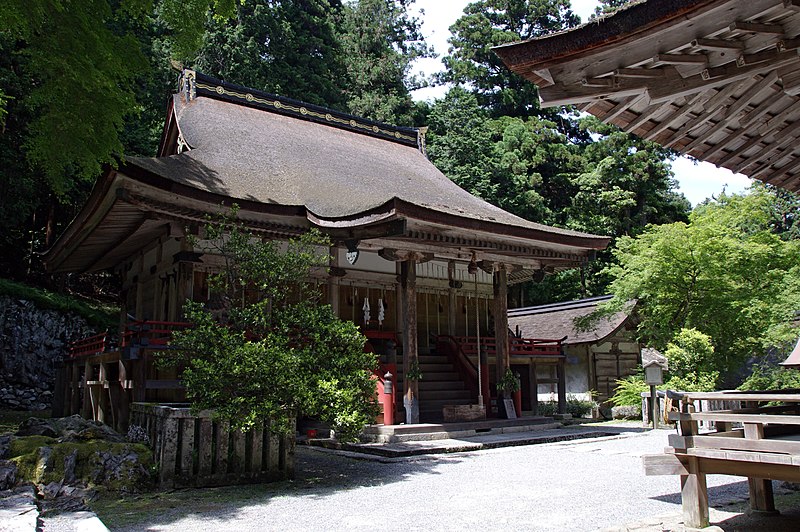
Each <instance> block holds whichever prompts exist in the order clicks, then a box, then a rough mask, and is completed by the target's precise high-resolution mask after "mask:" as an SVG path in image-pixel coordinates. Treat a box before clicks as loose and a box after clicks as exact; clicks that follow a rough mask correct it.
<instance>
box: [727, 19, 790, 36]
mask: <svg viewBox="0 0 800 532" xmlns="http://www.w3.org/2000/svg"><path fill="white" fill-rule="evenodd" d="M728 29H729V30H730V31H741V32H744V33H766V34H769V35H782V34H783V26H781V25H780V24H758V23H755V22H734V23H732V24H731V25H730V26H728Z"/></svg>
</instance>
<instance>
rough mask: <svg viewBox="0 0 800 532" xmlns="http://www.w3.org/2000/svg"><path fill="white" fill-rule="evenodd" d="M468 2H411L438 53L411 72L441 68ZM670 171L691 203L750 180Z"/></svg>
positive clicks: (583, 13) (577, 7)
mask: <svg viewBox="0 0 800 532" xmlns="http://www.w3.org/2000/svg"><path fill="white" fill-rule="evenodd" d="M469 3H470V0H416V2H415V4H414V6H415V7H416V9H421V10H424V11H425V14H424V15H423V16H422V20H423V24H422V30H423V33H424V34H425V38H426V40H427V42H428V44H430V45H432V46H433V47H434V49H435V51H436V53H437V54H439V58H436V59H421V60H419V61H417V63H416V64H415V65H414V67H413V71H414V72H419V71H422V72H424V73H426V74H432V73H434V72H438V71H440V70H442V68H443V66H442V63H441V57H442V56H444V55H446V54H447V47H448V44H447V39H448V38H449V37H450V31H449V30H448V28H449V27H450V25H452V24H453V22H455V21H456V19H457V18H458V17H459V16H461V14H462V12H463V10H464V7H465V6H466V5H467V4H469ZM596 5H597V1H596V0H572V9H573V11H574V12H575V13H576V14H578V16H580V17H581V20H582V21H584V22H585V21H586V20H588V18H589V15H591V14H592V13H593V12H594V8H595V6H596ZM446 91H447V87H428V88H425V89H420V90H418V91H415V92H414V94H413V96H414V98H415V99H417V100H432V99H434V98H439V97H441V96H442V95H444V93H445V92H446ZM672 170H673V172H675V178H676V179H677V180H678V183H679V187H678V188H679V189H680V191H681V192H683V193H684V195H685V196H686V197H687V198H688V199H689V201H690V202H691V203H692V205H697V204H698V203H700V202H701V201H703V200H704V199H706V198H708V197H711V196H716V195H718V194H719V193H720V191H722V189H723V187H724V188H725V189H726V191H727V192H729V193H732V192H741V191H743V190H744V189H745V188H747V187H748V186H750V183H751V180H750V179H749V178H747V177H746V176H743V175H742V174H733V173H732V172H730V171H728V170H726V169H724V168H717V167H716V166H714V165H712V164H709V163H699V164H695V163H693V162H692V161H690V160H689V159H686V158H681V159H678V160H677V161H675V163H673V165H672Z"/></svg>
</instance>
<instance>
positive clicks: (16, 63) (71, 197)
mask: <svg viewBox="0 0 800 532" xmlns="http://www.w3.org/2000/svg"><path fill="white" fill-rule="evenodd" d="M234 1H235V0H206V1H205V2H202V1H200V2H195V3H194V4H193V6H192V7H193V8H192V9H184V8H185V6H186V5H185V2H178V0H158V1H157V2H155V3H154V2H153V1H151V0H122V1H111V0H81V1H76V2H69V3H67V4H65V3H64V2H61V1H59V0H9V1H7V2H3V3H1V4H0V28H2V30H0V68H2V70H0V94H2V98H0V99H1V100H2V102H0V115H2V116H3V118H4V121H3V122H4V123H3V130H2V134H1V135H0V185H2V186H3V189H4V191H5V193H4V194H3V195H2V197H1V198H0V220H1V221H2V223H3V225H4V227H6V228H7V230H6V231H3V233H2V236H0V243H2V244H3V245H4V248H6V249H8V250H9V252H8V253H7V254H5V255H4V257H3V259H2V261H0V270H2V271H3V272H4V273H5V274H10V275H12V276H14V277H24V276H26V275H27V274H28V273H29V271H30V270H31V267H32V266H33V269H34V270H35V269H36V264H35V258H36V255H35V253H34V252H35V251H38V250H39V249H41V247H44V246H47V245H48V244H49V243H50V241H51V239H52V237H53V235H54V234H55V233H56V231H57V226H58V224H59V222H65V221H67V220H69V219H71V218H72V217H73V216H74V215H75V213H76V209H77V207H78V206H79V205H80V204H81V203H82V201H83V199H84V198H85V197H86V194H88V191H89V189H90V187H91V181H92V180H93V179H94V178H96V177H97V175H98V174H99V173H100V171H101V167H102V166H103V165H106V164H110V165H114V164H115V163H116V161H117V159H118V158H119V157H120V156H121V155H122V154H123V153H133V154H147V155H152V152H153V147H154V145H155V143H156V141H157V139H158V137H159V135H160V125H161V124H158V126H156V125H155V122H156V118H154V117H155V116H156V115H158V119H157V120H158V121H159V122H161V123H163V113H164V107H163V106H164V101H165V94H164V91H163V87H164V83H163V80H164V79H165V78H168V77H171V76H170V75H168V74H165V72H166V69H165V68H162V67H161V66H160V65H154V64H155V63H156V62H159V63H160V64H161V65H166V64H167V62H166V57H167V56H168V53H167V52H166V50H169V47H170V43H172V42H173V40H174V39H178V38H179V35H188V33H187V31H186V29H187V28H190V27H192V24H193V21H195V20H197V19H199V20H201V21H205V18H206V15H207V12H208V11H209V10H214V12H216V13H219V14H220V15H221V16H224V13H226V10H229V9H230V7H231V6H232V5H233V2H234ZM154 9H155V10H156V11H153V10H154ZM159 13H172V14H173V15H174V17H173V18H172V19H171V20H172V24H173V27H175V28H178V29H177V30H174V29H172V28H171V27H169V26H168V25H167V24H166V22H165V21H164V20H163V19H161V18H160V15H159ZM155 35H158V36H160V37H161V38H162V41H161V42H160V43H158V47H160V48H161V51H159V52H158V53H155V52H156V50H157V47H156V44H157V43H156V41H155V40H154V38H153V37H154V36H155ZM150 43H152V44H153V47H150V46H149V45H150ZM156 56H157V57H158V58H157V59H156ZM148 59H150V60H151V61H152V63H151V65H148ZM156 72H157V73H156ZM151 75H153V77H150V76H151ZM158 78H160V80H159V81H156V80H157V79H158ZM153 94H158V95H159V97H157V98H152V97H151V96H152V95H153ZM140 119H141V120H140Z"/></svg>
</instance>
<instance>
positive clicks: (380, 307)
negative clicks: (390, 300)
mask: <svg viewBox="0 0 800 532" xmlns="http://www.w3.org/2000/svg"><path fill="white" fill-rule="evenodd" d="M385 318H386V312H385V311H384V309H383V298H381V299H379V300H378V325H383V320H384V319H385Z"/></svg>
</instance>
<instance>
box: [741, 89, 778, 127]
mask: <svg viewBox="0 0 800 532" xmlns="http://www.w3.org/2000/svg"><path fill="white" fill-rule="evenodd" d="M783 98H784V94H783V93H782V92H780V91H777V92H775V93H774V94H772V95H770V96H769V97H767V98H766V99H765V100H764V101H763V102H761V103H760V104H758V105H757V106H756V107H754V108H753V109H751V110H750V111H748V112H747V114H745V115H744V116H743V117H742V118H741V119H740V120H739V126H740V127H748V126H749V125H750V124H752V123H754V122H755V121H756V120H758V119H759V118H761V117H762V116H764V115H765V114H767V113H768V112H769V111H770V110H771V109H774V108H775V106H776V105H777V104H778V102H780V101H781V100H782V99H783Z"/></svg>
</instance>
